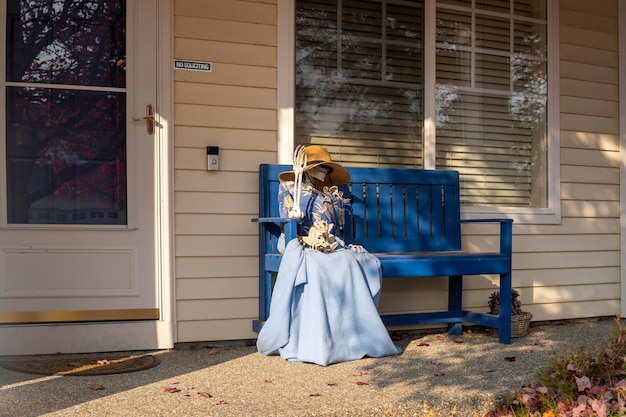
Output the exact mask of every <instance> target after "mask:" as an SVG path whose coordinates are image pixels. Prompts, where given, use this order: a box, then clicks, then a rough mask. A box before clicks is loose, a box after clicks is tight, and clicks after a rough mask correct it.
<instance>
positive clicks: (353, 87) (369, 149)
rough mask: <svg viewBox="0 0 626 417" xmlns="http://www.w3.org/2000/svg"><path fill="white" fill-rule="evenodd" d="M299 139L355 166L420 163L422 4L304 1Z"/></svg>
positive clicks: (299, 14)
mask: <svg viewBox="0 0 626 417" xmlns="http://www.w3.org/2000/svg"><path fill="white" fill-rule="evenodd" d="M296 10H297V11H296V33H297V36H296V120H295V125H296V131H295V142H296V143H312V144H321V145H324V146H326V147H327V148H328V149H329V151H330V152H331V153H332V155H333V157H334V158H337V159H338V160H339V161H341V162H342V163H345V164H347V165H353V166H380V167H382V166H411V167H421V166H422V120H423V116H422V114H423V111H422V108H423V103H422V91H423V76H422V68H423V27H422V25H423V24H422V21H423V7H422V3H421V2H420V1H413V0H409V1H406V0H398V1H395V0H394V1H392V0H383V1H363V0H301V1H300V0H299V1H298V2H297V9H296Z"/></svg>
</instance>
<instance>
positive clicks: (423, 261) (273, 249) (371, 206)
mask: <svg viewBox="0 0 626 417" xmlns="http://www.w3.org/2000/svg"><path fill="white" fill-rule="evenodd" d="M289 170H291V166H290V165H269V164H265V165H261V167H260V172H259V180H260V181H259V218H258V219H253V221H258V222H259V319H258V320H254V321H253V330H254V331H256V332H258V331H259V330H260V329H261V327H262V326H263V322H264V321H265V320H266V319H267V317H268V315H269V311H270V308H269V307H270V299H271V294H272V279H273V273H275V272H277V271H278V267H279V265H280V261H281V255H280V253H279V252H278V249H277V243H278V237H279V235H280V233H281V232H284V233H285V237H286V240H285V241H286V242H288V241H289V240H290V239H291V238H293V237H295V236H296V230H297V220H295V219H287V218H280V217H279V210H278V197H277V196H278V174H279V173H280V172H283V171H289ZM347 170H348V172H349V173H350V176H351V181H350V183H348V184H346V185H344V186H341V187H340V189H342V191H343V193H344V196H346V197H349V198H350V202H349V203H348V204H347V212H346V222H345V225H344V230H343V237H344V240H345V241H346V243H352V244H357V245H362V246H363V247H365V248H366V249H367V250H368V251H369V252H370V253H372V254H374V255H375V256H376V257H378V258H379V259H380V261H381V264H382V271H383V278H393V277H431V276H447V277H449V286H448V310H447V311H438V312H422V313H408V314H390V315H383V316H382V319H383V322H384V323H385V325H386V326H397V325H414V324H432V323H447V324H448V328H449V332H450V333H451V334H455V335H460V334H461V330H462V327H461V326H462V323H472V324H477V325H483V326H488V327H493V328H497V329H499V338H500V343H511V303H501V306H500V315H499V316H494V315H489V314H482V313H477V312H471V311H465V310H463V305H462V290H463V280H462V277H463V275H478V274H497V275H499V276H500V294H501V299H503V300H507V299H508V300H510V299H511V291H512V288H511V243H512V220H511V219H479V220H461V218H460V201H459V174H458V172H456V171H440V170H417V169H386V168H347ZM481 222H492V223H493V222H497V223H499V224H500V230H499V231H500V248H499V252H494V253H491V252H490V253H470V252H465V251H463V250H462V248H461V224H463V223H481ZM384 288H385V286H384V282H383V290H384Z"/></svg>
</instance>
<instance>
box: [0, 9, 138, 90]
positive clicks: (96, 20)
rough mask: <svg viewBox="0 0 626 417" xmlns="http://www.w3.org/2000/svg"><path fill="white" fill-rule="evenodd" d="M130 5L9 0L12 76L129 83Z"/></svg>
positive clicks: (37, 80) (71, 82)
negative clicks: (128, 39) (127, 8)
mask: <svg viewBox="0 0 626 417" xmlns="http://www.w3.org/2000/svg"><path fill="white" fill-rule="evenodd" d="M125 3H126V2H125V1H119V0H118V1H111V0H100V1H53V0H34V1H33V0H31V1H16V0H11V1H8V2H7V49H6V54H7V59H6V62H7V71H6V72H7V73H6V80H7V81H14V82H31V83H47V84H67V85H89V86H99V87H124V86H125V84H126V73H125V72H126V71H125V69H126V62H125V60H126V39H125V28H126V21H125V20H126V18H125V16H126V6H125Z"/></svg>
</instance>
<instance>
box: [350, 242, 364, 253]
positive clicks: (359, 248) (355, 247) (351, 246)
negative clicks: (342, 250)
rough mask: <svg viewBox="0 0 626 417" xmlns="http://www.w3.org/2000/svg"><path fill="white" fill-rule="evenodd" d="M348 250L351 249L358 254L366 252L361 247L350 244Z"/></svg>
mask: <svg viewBox="0 0 626 417" xmlns="http://www.w3.org/2000/svg"><path fill="white" fill-rule="evenodd" d="M348 249H350V250H351V251H353V252H356V253H363V252H364V251H365V248H364V247H363V246H361V245H353V244H349V245H348Z"/></svg>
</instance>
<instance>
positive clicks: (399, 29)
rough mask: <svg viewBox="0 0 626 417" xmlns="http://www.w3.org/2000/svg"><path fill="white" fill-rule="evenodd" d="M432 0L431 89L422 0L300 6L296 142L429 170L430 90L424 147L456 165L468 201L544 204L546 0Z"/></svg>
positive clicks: (358, 161) (304, 0)
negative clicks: (426, 159)
mask: <svg viewBox="0 0 626 417" xmlns="http://www.w3.org/2000/svg"><path fill="white" fill-rule="evenodd" d="M429 1H433V6H434V7H435V8H436V11H435V14H436V22H435V27H436V29H435V42H436V52H435V54H434V57H433V59H434V62H432V60H429V62H428V64H429V65H434V66H435V70H436V71H435V73H436V84H435V85H424V78H423V68H424V59H425V58H424V43H425V42H424V40H425V38H424V37H425V33H424V23H423V20H424V7H423V3H424V2H423V1H418V0H297V1H296V5H297V7H296V116H295V126H296V127H295V142H296V144H300V143H305V144H309V143H311V144H321V145H324V146H326V147H327V148H328V149H329V151H330V152H331V153H332V155H333V157H334V158H336V159H337V160H339V161H340V162H342V163H344V164H346V165H351V166H379V167H392V166H397V167H416V168H422V167H423V162H422V153H423V151H424V149H423V140H422V125H423V118H424V116H423V106H424V103H423V91H424V89H425V88H431V89H434V90H435V97H436V102H435V103H434V105H435V111H436V127H437V129H436V148H435V149H434V150H433V149H429V150H427V151H429V152H432V151H434V152H435V155H436V166H437V168H439V169H454V170H458V171H460V172H461V181H462V184H461V185H462V198H463V203H464V204H466V205H472V206H515V207H545V206H546V204H547V202H546V200H547V197H546V196H547V179H546V177H545V175H546V174H545V173H546V161H547V149H546V135H547V127H546V126H547V122H546V120H547V115H546V112H547V107H546V105H547V51H546V42H547V39H546V35H547V20H546V18H547V16H546V8H545V6H546V0H437V1H435V0H429ZM431 105H432V104H431Z"/></svg>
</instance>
